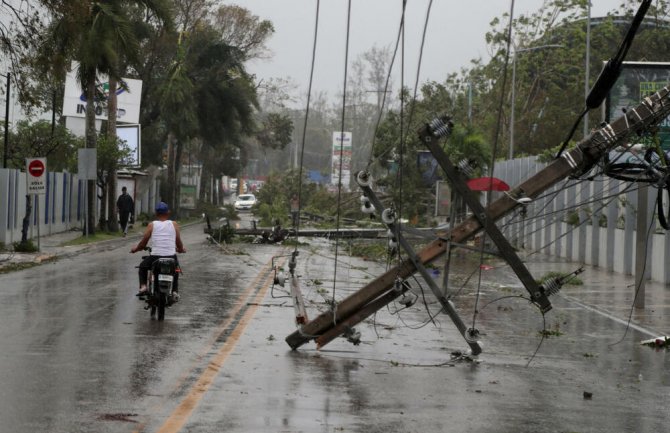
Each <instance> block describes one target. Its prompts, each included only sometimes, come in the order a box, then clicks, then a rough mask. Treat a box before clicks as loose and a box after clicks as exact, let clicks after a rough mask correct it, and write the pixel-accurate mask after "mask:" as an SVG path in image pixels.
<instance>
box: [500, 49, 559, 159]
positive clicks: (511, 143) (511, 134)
mask: <svg viewBox="0 0 670 433" xmlns="http://www.w3.org/2000/svg"><path fill="white" fill-rule="evenodd" d="M545 48H563V45H559V44H549V45H540V46H537V47H528V48H521V49H519V50H517V49H516V48H515V49H514V57H512V107H511V113H510V122H509V159H512V158H514V100H515V93H516V92H515V90H516V55H517V54H518V53H523V52H526V51H536V50H542V49H545Z"/></svg>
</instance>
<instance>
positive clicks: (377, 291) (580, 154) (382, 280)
mask: <svg viewBox="0 0 670 433" xmlns="http://www.w3.org/2000/svg"><path fill="white" fill-rule="evenodd" d="M668 114H670V96H669V90H668V88H667V87H666V88H663V89H662V90H660V91H659V92H658V93H655V94H654V95H652V96H649V97H647V98H645V99H644V101H643V102H642V103H641V104H640V105H638V106H637V107H635V108H634V109H631V110H628V111H627V112H626V113H625V114H624V115H623V116H621V117H620V118H618V119H616V120H615V121H614V122H612V123H611V124H606V125H605V126H603V127H601V128H600V129H599V130H597V131H595V132H593V133H592V134H591V135H589V136H588V137H586V138H585V139H584V140H582V141H581V142H580V143H579V144H578V145H577V146H576V147H574V148H573V149H571V150H570V151H568V152H565V153H563V155H562V156H561V157H560V158H557V159H555V160H554V161H553V162H552V163H551V164H549V165H548V166H547V167H546V168H544V169H543V170H541V171H540V172H538V173H537V174H535V175H534V176H532V177H531V178H529V179H528V180H526V181H525V182H523V183H522V184H520V185H518V186H517V187H515V188H514V189H513V190H512V191H511V192H510V193H509V194H508V195H504V196H503V197H501V198H500V199H498V200H496V201H495V202H493V203H491V205H490V206H489V207H488V208H487V209H486V210H485V215H484V218H487V219H489V220H490V221H491V222H495V221H497V220H499V219H501V218H502V217H503V216H505V215H507V214H508V213H509V212H511V211H512V210H514V208H516V207H517V206H520V205H521V204H520V203H519V201H518V199H519V198H522V197H527V198H531V199H532V198H535V197H537V196H539V195H540V194H542V193H543V192H544V191H546V190H548V189H549V188H551V187H552V186H553V185H555V184H556V183H558V182H559V181H561V180H562V179H564V178H566V177H567V176H569V175H581V174H584V173H587V172H588V171H590V170H591V168H593V166H594V165H595V164H596V162H597V161H598V160H600V159H601V158H602V156H603V155H605V154H607V153H608V152H609V151H610V150H612V149H614V148H615V147H616V146H619V145H621V144H625V143H626V138H627V137H628V136H630V135H632V134H633V133H642V132H643V131H644V130H646V129H647V128H649V127H650V126H653V125H655V124H657V123H658V122H660V121H662V120H663V119H665V118H666V117H667V116H668ZM424 130H425V128H422V129H421V131H420V134H422V133H423V132H424ZM378 211H381V209H378ZM482 229H483V226H482V224H481V223H480V221H479V220H478V218H477V217H475V216H471V217H469V218H467V219H466V220H465V221H464V222H463V223H461V224H459V225H458V226H456V227H454V229H453V230H451V233H450V234H449V235H450V238H451V242H454V243H463V242H465V241H467V240H468V239H470V238H472V237H473V236H475V235H476V234H477V233H478V232H480V231H481V230H482ZM445 239H446V236H445ZM446 245H447V242H446V240H444V239H442V238H437V239H435V240H434V241H432V242H431V243H429V244H428V245H427V246H426V247H425V248H424V249H422V250H421V251H419V252H418V253H417V254H416V260H417V261H418V262H420V263H422V264H426V263H430V262H432V261H433V260H435V259H437V258H438V257H440V256H441V255H442V254H444V253H445V248H446ZM416 271H417V268H416V266H415V265H414V264H413V263H412V261H404V262H402V263H401V264H399V265H397V266H395V267H393V268H391V269H389V270H388V271H387V272H385V273H384V274H382V275H380V276H379V277H377V278H376V279H374V280H373V281H371V282H370V283H368V284H367V285H365V286H364V287H363V288H361V289H360V290H358V291H357V292H355V293H353V294H352V295H350V296H348V297H346V298H344V299H343V300H342V301H341V302H340V303H339V304H338V305H337V309H336V310H335V311H336V314H334V312H333V311H327V312H324V313H322V314H321V315H320V316H318V317H316V318H315V319H314V320H312V321H311V322H308V323H307V324H305V325H304V326H303V327H302V328H301V329H300V330H298V331H296V332H293V333H292V334H290V335H288V336H287V337H286V342H287V343H288V345H289V346H290V347H291V348H293V349H296V348H298V347H300V346H302V345H303V344H305V343H307V342H308V341H310V340H312V339H314V338H318V337H319V336H321V335H324V334H326V333H329V334H333V331H332V329H333V328H335V327H336V326H338V324H339V323H341V322H344V321H347V323H348V325H347V326H348V327H351V326H353V325H354V324H355V323H359V322H360V321H362V320H364V319H365V318H367V317H369V316H370V315H372V314H374V313H375V312H376V311H377V310H379V309H380V308H383V307H384V306H385V305H387V304H388V303H389V302H391V301H392V300H393V299H395V297H397V296H398V295H396V294H395V293H394V292H392V291H393V290H394V286H395V284H396V281H397V279H399V278H400V279H405V278H407V277H409V276H410V275H412V274H413V273H414V272H416ZM389 292H390V293H389ZM380 297H382V298H383V301H380V300H378V298H379V299H382V298H380ZM363 311H365V314H362V313H361V312H363ZM323 345H324V344H323V343H319V346H320V347H322V346H323Z"/></svg>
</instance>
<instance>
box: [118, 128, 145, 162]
mask: <svg viewBox="0 0 670 433" xmlns="http://www.w3.org/2000/svg"><path fill="white" fill-rule="evenodd" d="M116 136H117V137H118V138H119V139H120V140H123V141H124V142H125V143H126V146H127V147H128V149H129V150H130V155H128V157H127V158H124V159H123V160H121V161H119V165H121V166H122V167H139V166H141V165H142V160H141V150H142V132H141V128H140V125H116Z"/></svg>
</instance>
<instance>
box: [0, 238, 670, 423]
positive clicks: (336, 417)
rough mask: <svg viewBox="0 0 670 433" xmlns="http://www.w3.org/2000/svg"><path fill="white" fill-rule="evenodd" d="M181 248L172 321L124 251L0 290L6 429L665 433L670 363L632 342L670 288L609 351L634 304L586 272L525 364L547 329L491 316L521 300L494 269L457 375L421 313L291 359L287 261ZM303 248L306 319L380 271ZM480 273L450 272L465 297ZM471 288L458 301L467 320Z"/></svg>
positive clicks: (465, 267)
mask: <svg viewBox="0 0 670 433" xmlns="http://www.w3.org/2000/svg"><path fill="white" fill-rule="evenodd" d="M184 237H185V243H186V245H187V248H188V250H189V252H188V254H186V255H184V256H182V258H181V259H180V260H181V262H182V265H183V268H184V271H185V275H184V278H183V280H182V283H180V284H183V286H182V287H183V291H182V293H183V298H182V301H181V302H180V303H179V304H178V305H177V306H175V307H174V308H171V309H170V310H168V312H167V314H166V320H165V322H163V323H160V322H156V321H151V320H149V315H148V313H147V312H145V311H144V310H143V309H142V308H141V303H140V302H138V301H137V300H136V299H135V298H134V296H133V294H134V291H135V290H136V289H135V287H136V275H135V269H134V268H133V266H134V265H135V264H136V263H137V261H138V260H139V257H138V256H137V255H130V254H128V253H127V250H128V249H129V246H130V242H128V243H127V244H125V245H120V244H115V245H108V246H102V247H96V248H95V249H93V250H92V251H91V252H90V253H87V254H86V255H79V256H76V257H73V258H70V259H63V260H60V261H58V262H56V263H54V264H47V265H43V266H40V267H37V268H33V269H31V270H28V271H23V272H19V273H13V274H8V275H3V276H0V287H2V290H0V299H1V300H2V302H0V341H1V344H2V352H1V353H0V420H1V421H0V432H36V431H48V432H161V433H168V432H179V431H181V432H198V433H211V432H221V431H226V432H347V431H348V432H384V433H390V432H422V433H424V432H463V431H474V432H661V431H667V424H668V422H669V421H670V417H669V416H668V415H667V407H668V405H669V404H670V374H669V373H668V371H669V368H668V367H670V359H669V358H668V355H667V353H666V352H665V351H655V350H653V349H650V348H647V347H642V346H640V345H639V344H638V342H639V341H640V340H641V339H646V338H649V337H650V335H651V334H654V333H659V332H662V333H668V331H670V329H669V328H670V326H669V325H670V319H668V317H670V311H669V310H670V293H669V292H670V291H668V290H666V289H665V288H664V287H660V288H659V287H657V288H655V289H654V290H651V289H648V293H647V300H648V309H647V310H646V312H644V313H642V312H636V313H635V315H634V321H635V323H636V324H638V325H639V326H637V327H636V329H631V330H629V332H628V334H627V336H626V337H625V338H624V339H623V341H622V342H621V343H619V344H616V345H611V344H612V343H614V342H616V341H618V340H619V339H621V337H622V336H623V331H624V329H625V326H624V325H623V324H622V323H621V322H620V321H617V320H614V319H616V318H617V317H619V318H620V317H623V318H625V317H626V312H627V310H626V307H627V306H628V305H630V290H628V289H627V288H626V287H625V286H626V284H625V281H624V279H622V277H620V276H611V275H609V276H608V275H606V274H604V273H602V272H601V273H596V271H593V270H592V271H591V273H589V270H587V272H586V273H585V274H583V276H584V280H585V285H584V286H577V287H569V288H566V289H565V290H564V291H563V292H561V297H557V298H552V302H553V304H554V310H552V311H551V312H550V313H549V314H547V315H546V317H545V321H546V327H547V329H548V330H550V331H552V334H553V335H551V336H550V337H549V338H548V339H547V340H545V341H544V342H543V344H542V347H541V349H540V351H539V353H538V355H537V356H536V357H535V359H534V360H533V361H532V363H531V364H530V367H526V364H527V362H528V359H529V357H530V355H532V353H533V352H534V351H535V349H536V348H537V345H538V343H539V342H540V337H539V335H538V331H539V330H541V329H542V327H543V319H542V316H541V315H540V314H538V312H537V310H535V309H533V308H532V307H531V306H529V305H528V304H527V302H525V301H523V300H520V299H518V298H510V299H504V300H500V301H498V302H495V303H492V304H488V303H489V302H490V301H493V300H495V299H497V298H498V297H500V296H508V295H515V294H521V293H523V291H522V289H520V287H519V285H518V282H516V280H515V279H514V278H512V277H511V275H510V274H509V271H508V270H506V268H504V267H499V266H498V265H497V264H496V263H492V264H493V265H494V269H493V270H491V271H487V272H485V273H484V275H483V278H484V284H483V285H482V287H481V299H480V301H479V314H478V315H477V319H476V320H477V322H476V326H477V328H478V329H479V330H480V331H481V332H482V338H481V339H482V342H483V346H484V353H483V354H482V355H481V356H480V357H479V359H478V360H477V362H471V361H452V360H451V356H450V354H451V352H452V351H454V350H457V349H463V348H464V347H466V345H465V344H464V343H463V342H462V339H461V337H460V335H458V333H457V332H456V331H455V329H454V327H453V326H452V325H451V323H450V322H449V320H448V318H446V317H445V316H443V315H440V316H438V317H437V319H436V324H435V325H433V324H432V323H428V324H426V321H427V314H426V311H425V307H424V305H423V303H422V302H421V299H419V302H418V303H417V304H416V305H414V306H412V307H410V308H408V309H406V310H402V311H398V309H399V308H400V306H399V305H391V306H389V308H388V309H383V310H381V311H380V312H379V313H378V314H377V315H376V317H374V320H368V321H366V322H365V323H363V324H361V325H359V326H358V329H359V330H360V331H361V332H362V339H363V342H362V343H361V344H360V345H359V346H353V345H351V344H349V343H347V342H346V341H344V340H343V339H338V340H336V341H334V342H333V343H331V344H329V345H328V346H326V348H325V350H322V351H321V352H317V351H316V350H315V349H314V345H313V344H311V343H310V344H308V345H305V346H304V347H302V348H301V349H300V350H298V351H295V352H292V351H290V350H289V348H288V346H287V345H286V344H285V342H284V341H283V340H284V337H285V336H287V335H288V334H290V333H291V332H293V330H294V329H295V327H294V324H293V320H292V317H293V309H292V308H290V302H288V301H289V300H287V299H286V298H282V297H281V296H283V295H285V293H283V292H282V291H281V290H280V289H279V288H275V289H274V290H272V291H270V290H269V287H270V279H271V277H272V273H271V272H270V261H271V258H272V256H273V255H278V254H281V253H282V252H284V253H285V252H286V251H285V250H283V249H282V248H281V247H277V246H267V245H262V246H261V245H235V246H233V247H229V248H228V249H227V253H228V254H224V253H223V252H221V251H220V250H219V249H218V248H216V247H214V246H212V245H209V244H207V243H205V242H204V235H203V234H202V227H201V226H196V227H191V228H188V229H186V230H184ZM308 242H309V245H303V246H300V247H299V249H300V255H299V258H298V271H299V274H300V276H301V286H302V287H303V291H304V293H305V298H306V300H307V305H308V313H309V315H310V317H311V318H313V317H315V316H316V314H317V313H318V311H319V310H321V311H323V310H324V309H326V308H328V301H329V300H330V299H331V298H332V292H333V287H335V298H336V299H341V298H342V297H344V296H346V295H348V294H350V293H351V292H352V291H353V290H355V289H356V288H358V287H360V286H362V285H364V284H366V283H367V282H368V281H370V279H372V278H374V277H375V276H376V275H378V273H379V271H380V270H381V269H382V268H383V264H376V263H372V262H366V261H362V260H358V259H349V258H346V257H344V256H341V257H340V260H339V261H338V278H337V280H338V282H337V284H336V285H335V286H333V267H334V266H333V264H334V260H333V250H332V247H331V246H330V245H328V243H327V242H326V241H323V240H308ZM346 250H347V244H346V243H344V244H343V245H341V250H340V254H344V253H345V252H346ZM477 265H478V264H477V263H472V262H469V261H467V260H463V261H458V260H457V261H456V262H455V263H454V266H453V268H454V269H455V273H454V276H453V282H454V286H455V287H458V286H459V285H460V284H459V283H460V282H461V281H464V280H465V277H466V276H467V275H468V274H469V272H470V270H471V269H472V267H473V266H477ZM530 267H531V269H532V270H533V271H534V273H535V274H536V275H542V274H543V273H544V272H546V271H548V270H557V269H562V270H573V269H574V265H565V264H562V263H549V262H546V261H542V260H537V261H536V262H535V263H531V264H530ZM589 275H590V276H589ZM438 278H441V276H438ZM474 280H476V278H475V279H474ZM474 280H470V283H469V284H468V285H466V286H465V288H464V289H463V290H462V291H461V292H460V293H459V295H458V296H457V298H456V305H457V307H458V308H459V310H460V311H461V313H462V314H463V317H464V319H465V320H466V322H467V323H471V321H472V320H473V310H474V303H475V299H476V292H477V287H476V284H474V283H473V281H474ZM413 284H414V285H415V291H416V292H417V294H418V295H420V294H421V293H420V290H419V289H418V286H416V284H415V283H413ZM426 302H427V303H428V304H429V308H430V309H431V310H432V311H433V312H436V311H437V309H438V307H437V304H436V303H435V302H434V300H432V299H431V298H430V296H427V297H426ZM591 306H593V307H596V308H592V307H591ZM608 314H609V316H608ZM610 316H611V317H610ZM613 318H614V319H613ZM584 392H588V393H592V397H591V398H590V399H585V398H584Z"/></svg>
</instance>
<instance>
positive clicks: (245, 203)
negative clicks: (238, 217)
mask: <svg viewBox="0 0 670 433" xmlns="http://www.w3.org/2000/svg"><path fill="white" fill-rule="evenodd" d="M255 204H256V196H255V195H253V194H241V195H239V196H238V197H237V200H235V210H249V209H251V207H252V206H253V205H255Z"/></svg>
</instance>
